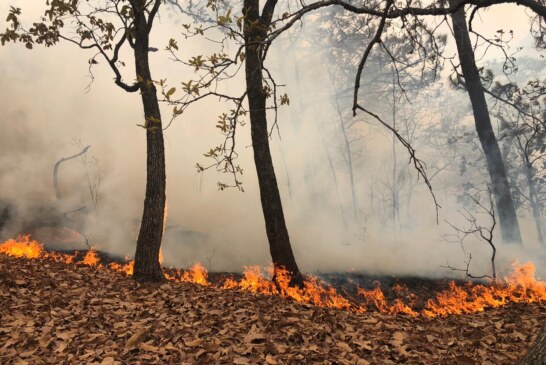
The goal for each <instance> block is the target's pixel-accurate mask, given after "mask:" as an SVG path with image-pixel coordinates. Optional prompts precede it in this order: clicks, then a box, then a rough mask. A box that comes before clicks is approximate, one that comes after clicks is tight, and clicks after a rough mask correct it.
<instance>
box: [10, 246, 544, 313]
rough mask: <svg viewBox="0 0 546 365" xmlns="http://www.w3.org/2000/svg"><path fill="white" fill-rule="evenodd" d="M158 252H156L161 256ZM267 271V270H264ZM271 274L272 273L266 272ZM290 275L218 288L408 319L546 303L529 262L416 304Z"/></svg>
mask: <svg viewBox="0 0 546 365" xmlns="http://www.w3.org/2000/svg"><path fill="white" fill-rule="evenodd" d="M0 253H4V254H6V255H9V256H14V257H25V258H31V259H36V258H46V259H52V260H53V261H57V262H63V263H74V262H75V255H67V254H60V253H56V252H47V251H44V249H43V247H42V245H41V244H39V243H38V242H36V241H33V240H31V239H30V237H28V236H23V237H20V238H18V239H17V240H8V241H6V242H4V243H2V244H0ZM161 256H162V255H161ZM79 262H80V263H81V264H84V265H87V266H91V267H96V268H100V269H104V268H105V266H104V265H103V264H101V262H100V258H99V256H98V254H97V252H96V251H95V250H94V249H91V250H89V251H87V253H86V255H85V256H84V258H83V260H81V261H79ZM133 266H134V262H133V261H128V260H127V263H125V264H120V263H115V262H114V263H110V264H108V265H107V267H108V268H109V269H111V270H113V271H116V272H120V273H123V274H125V275H132V273H133ZM270 271H271V270H270ZM269 275H272V272H270V273H269ZM166 277H167V279H169V280H170V281H172V282H189V283H194V284H199V285H202V286H213V285H212V284H211V283H210V282H209V280H208V273H207V270H206V269H205V268H204V267H203V266H202V265H201V264H199V263H196V264H195V265H194V266H192V267H191V268H190V269H189V270H187V271H182V270H168V272H167V273H166ZM289 282H290V276H289V273H288V272H287V271H285V270H278V272H277V284H274V283H273V282H272V281H271V280H269V279H267V278H266V277H265V276H264V275H263V274H262V271H261V269H260V268H259V267H257V266H250V267H247V268H246V270H245V272H244V273H243V277H242V279H240V280H235V279H234V278H227V279H226V280H225V282H224V283H223V285H221V286H220V288H221V289H225V290H227V289H235V290H240V291H247V292H251V293H255V294H262V295H269V296H280V297H282V298H290V299H292V300H294V301H296V302H298V303H308V304H312V305H316V306H319V307H328V308H336V309H345V310H350V311H353V312H357V313H362V312H366V311H368V310H370V309H376V310H377V311H379V312H380V313H382V314H389V315H396V314H404V315H408V316H410V317H416V316H418V315H423V316H426V317H432V318H433V317H437V316H448V315H453V314H470V313H476V312H483V311H484V310H485V309H487V308H499V307H501V306H505V305H507V304H509V303H535V302H546V283H545V282H542V281H538V280H536V278H535V268H534V266H533V265H532V264H531V263H526V264H523V265H519V264H514V271H513V272H512V273H510V274H509V275H507V276H506V278H505V279H504V281H503V282H497V283H492V284H491V285H487V286H486V285H481V284H473V283H470V282H469V283H467V284H465V285H457V284H455V283H454V282H451V283H450V285H449V288H448V289H446V290H444V291H441V292H438V293H436V295H435V298H433V299H429V300H427V301H426V303H425V304H424V306H421V308H419V309H418V308H417V307H419V306H418V298H417V296H416V295H415V294H413V293H411V292H410V291H409V290H408V289H407V288H405V287H402V286H395V287H394V288H393V289H394V291H395V292H396V293H397V296H398V297H397V298H395V299H394V300H392V302H389V301H388V300H387V298H386V297H385V294H384V293H383V291H382V290H381V287H380V285H379V283H377V284H376V287H375V288H374V289H369V290H367V289H362V288H359V289H358V297H357V298H350V297H346V296H343V295H341V294H340V293H338V292H337V291H336V289H335V288H333V287H327V286H325V285H324V284H323V283H322V282H321V281H320V280H319V279H318V278H316V277H313V276H310V277H308V278H307V280H306V281H305V283H304V287H303V288H298V287H290V286H289Z"/></svg>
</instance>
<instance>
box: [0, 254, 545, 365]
mask: <svg viewBox="0 0 546 365" xmlns="http://www.w3.org/2000/svg"><path fill="white" fill-rule="evenodd" d="M544 309H545V307H544V306H543V305H540V304H533V305H511V306H508V307H505V308H502V309H499V310H490V311H487V312H484V313H477V314H473V315H461V316H451V317H448V318H443V319H442V318H436V319H427V318H422V317H419V318H410V317H405V316H385V315H382V314H379V313H364V314H355V313H350V312H346V311H342V310H332V309H327V308H318V307H313V306H309V305H298V304H295V303H293V302H291V301H288V300H282V299H280V298H275V297H262V296H255V295H252V294H249V293H243V292H238V291H235V290H233V291H232V290H217V289H213V288H208V287H202V286H199V285H194V284H176V283H169V284H163V285H161V286H137V285H136V284H135V283H134V282H133V281H132V280H131V279H130V278H127V277H123V276H121V275H119V274H116V273H114V272H112V271H110V270H97V269H95V268H89V267H83V266H79V267H78V266H76V265H66V264H61V263H55V262H51V261H45V260H32V261H31V260H24V259H15V258H9V257H6V256H3V255H0V318H1V320H0V363H1V364H6V365H8V364H20V365H24V364H32V365H39V364H55V365H57V364H96V365H117V364H177V365H179V364H270V365H275V364H357V365H364V364H458V365H471V364H484V365H487V364H491V365H493V364H495V365H497V364H512V363H514V360H515V359H516V358H517V357H519V356H520V354H521V353H522V352H523V351H525V349H526V348H527V347H529V346H530V344H531V342H532V341H533V338H534V336H535V335H536V334H537V332H538V331H539V329H540V326H541V323H542V322H543V321H544V320H545V319H546V311H545V310H544Z"/></svg>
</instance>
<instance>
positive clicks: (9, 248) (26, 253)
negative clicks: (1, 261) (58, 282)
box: [0, 236, 44, 259]
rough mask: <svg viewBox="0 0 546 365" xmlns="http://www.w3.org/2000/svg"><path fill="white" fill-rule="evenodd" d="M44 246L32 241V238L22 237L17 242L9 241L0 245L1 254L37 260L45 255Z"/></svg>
mask: <svg viewBox="0 0 546 365" xmlns="http://www.w3.org/2000/svg"><path fill="white" fill-rule="evenodd" d="M43 250H44V248H43V246H42V245H41V244H39V243H38V242H36V241H33V240H31V239H30V236H22V237H19V238H18V239H17V240H13V239H11V240H7V241H6V242H4V243H2V244H1V245H0V253H3V254H4V255H8V256H13V257H26V258H28V259H36V258H38V257H40V256H41V255H42V253H43Z"/></svg>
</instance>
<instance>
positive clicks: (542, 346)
mask: <svg viewBox="0 0 546 365" xmlns="http://www.w3.org/2000/svg"><path fill="white" fill-rule="evenodd" d="M544 364H546V324H545V325H544V326H543V327H542V329H541V330H540V333H539V334H538V336H537V338H536V340H535V343H533V345H531V348H530V349H529V351H527V354H525V356H524V357H522V358H521V359H520V360H519V361H518V362H517V363H516V365H544Z"/></svg>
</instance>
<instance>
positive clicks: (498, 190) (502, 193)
mask: <svg viewBox="0 0 546 365" xmlns="http://www.w3.org/2000/svg"><path fill="white" fill-rule="evenodd" d="M452 1H453V0H452ZM451 19H452V21H453V33H454V35H455V41H456V43H457V51H458V53H459V60H460V63H461V69H462V72H463V76H464V79H465V84H466V89H467V92H468V96H469V97H470V102H471V104H472V111H473V113H474V122H475V125H476V131H477V132H478V137H479V139H480V143H481V145H482V149H483V152H484V154H485V159H486V162H487V170H488V172H489V177H490V179H491V185H492V190H493V196H494V197H495V205H496V209H497V213H498V215H499V223H500V227H501V233H502V239H503V241H505V242H508V243H521V234H520V229H519V224H518V219H517V216H516V209H515V207H514V201H513V200H512V195H511V193H510V185H509V184H508V177H507V174H506V168H505V165H504V161H503V159H502V155H501V151H500V148H499V144H498V142H497V138H496V136H495V133H494V131H493V127H492V125H491V119H490V116H489V110H488V109H487V102H486V100H485V94H484V92H483V88H482V84H481V79H480V75H479V72H478V68H477V67H476V61H475V58H474V51H473V49H472V44H471V42H470V36H469V33H468V28H467V25H466V19H465V12H464V9H463V8H461V9H459V10H458V11H456V12H455V13H453V14H451Z"/></svg>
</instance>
